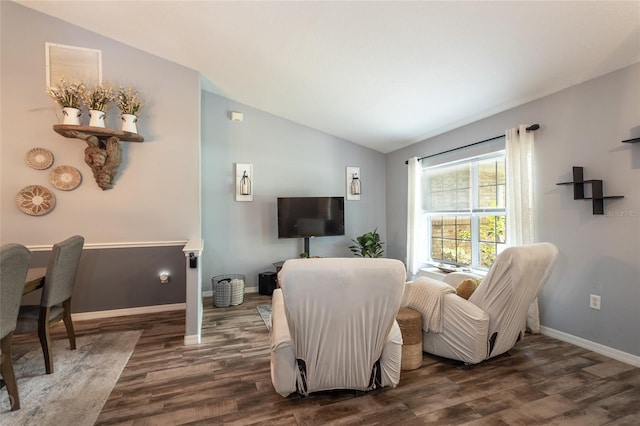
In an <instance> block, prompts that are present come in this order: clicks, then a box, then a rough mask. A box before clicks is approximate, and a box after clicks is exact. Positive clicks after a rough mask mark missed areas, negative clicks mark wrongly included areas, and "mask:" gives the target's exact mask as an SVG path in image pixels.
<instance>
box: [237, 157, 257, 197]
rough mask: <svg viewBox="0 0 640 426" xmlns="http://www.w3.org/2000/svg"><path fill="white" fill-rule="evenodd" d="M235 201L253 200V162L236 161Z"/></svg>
mask: <svg viewBox="0 0 640 426" xmlns="http://www.w3.org/2000/svg"><path fill="white" fill-rule="evenodd" d="M236 201H253V164H242V163H236Z"/></svg>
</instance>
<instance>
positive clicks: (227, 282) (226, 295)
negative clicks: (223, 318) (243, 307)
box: [211, 274, 245, 308]
mask: <svg viewBox="0 0 640 426" xmlns="http://www.w3.org/2000/svg"><path fill="white" fill-rule="evenodd" d="M244 282H245V276H244V275H239V274H227V275H216V276H215V277H213V278H211V284H212V285H213V304H214V305H215V306H217V307H219V308H226V307H228V306H236V305H240V304H241V303H242V302H243V301H244Z"/></svg>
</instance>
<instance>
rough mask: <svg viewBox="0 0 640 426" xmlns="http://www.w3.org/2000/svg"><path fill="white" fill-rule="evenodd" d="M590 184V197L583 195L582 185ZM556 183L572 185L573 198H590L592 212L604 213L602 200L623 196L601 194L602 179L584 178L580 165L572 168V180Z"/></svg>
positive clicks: (622, 196) (621, 196)
mask: <svg viewBox="0 0 640 426" xmlns="http://www.w3.org/2000/svg"><path fill="white" fill-rule="evenodd" d="M585 184H590V185H591V197H585V196H584V185H585ZM556 185H573V199H574V200H591V201H592V205H593V214H604V200H612V199H616V198H624V195H608V196H605V195H604V194H603V182H602V179H584V169H583V168H582V167H574V168H573V181H572V182H559V183H556Z"/></svg>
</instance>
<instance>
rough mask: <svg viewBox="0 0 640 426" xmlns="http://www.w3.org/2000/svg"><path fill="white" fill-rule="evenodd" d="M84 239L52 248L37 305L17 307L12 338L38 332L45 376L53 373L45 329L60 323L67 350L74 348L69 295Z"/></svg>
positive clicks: (49, 340)
mask: <svg viewBox="0 0 640 426" xmlns="http://www.w3.org/2000/svg"><path fill="white" fill-rule="evenodd" d="M83 245H84V238H83V237H81V236H79V235H75V236H73V237H70V238H68V239H66V240H64V241H62V242H59V243H56V244H54V245H53V250H52V251H51V255H50V256H49V263H48V265H47V272H46V273H45V277H44V287H43V289H42V297H41V299H40V305H25V306H21V307H20V312H19V314H18V324H17V326H16V334H22V333H33V332H35V331H37V332H38V337H39V338H40V345H41V346H42V353H43V354H44V365H45V369H46V371H47V374H51V373H53V354H52V352H51V337H50V334H49V328H50V327H51V326H53V325H55V324H56V323H58V322H59V321H60V320H62V321H64V325H65V327H66V329H67V337H68V338H69V346H70V348H71V350H73V349H75V348H76V336H75V332H74V330H73V323H72V322H71V295H72V293H73V287H74V285H75V282H76V273H77V272H78V265H79V263H80V256H81V255H82V247H83Z"/></svg>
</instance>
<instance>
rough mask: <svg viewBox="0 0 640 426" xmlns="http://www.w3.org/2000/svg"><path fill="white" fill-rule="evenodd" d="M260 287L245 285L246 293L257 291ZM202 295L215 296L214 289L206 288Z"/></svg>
mask: <svg viewBox="0 0 640 426" xmlns="http://www.w3.org/2000/svg"><path fill="white" fill-rule="evenodd" d="M257 292H258V287H245V288H244V294H247V293H257ZM202 297H213V290H205V291H203V292H202Z"/></svg>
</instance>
